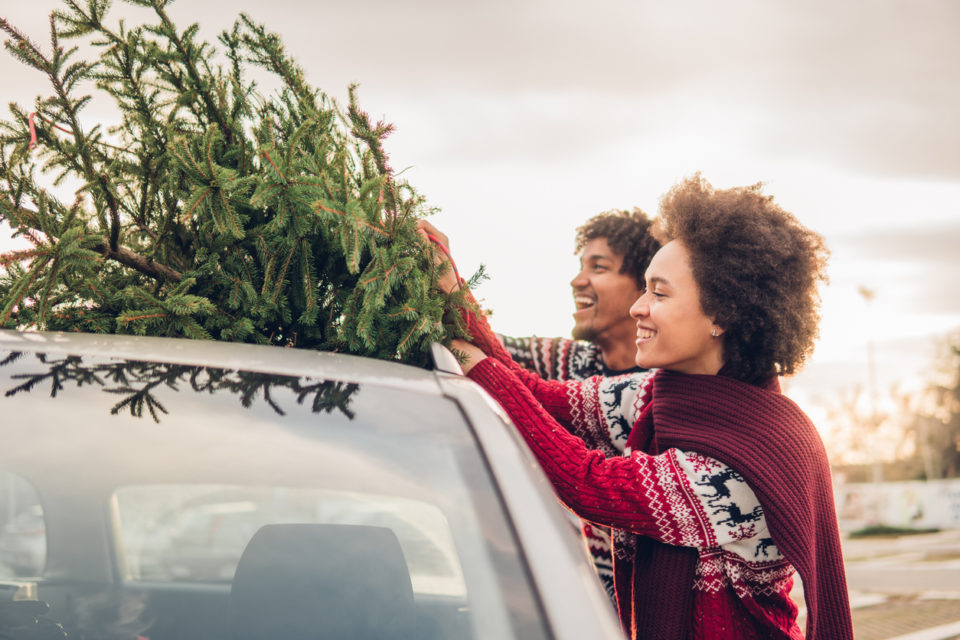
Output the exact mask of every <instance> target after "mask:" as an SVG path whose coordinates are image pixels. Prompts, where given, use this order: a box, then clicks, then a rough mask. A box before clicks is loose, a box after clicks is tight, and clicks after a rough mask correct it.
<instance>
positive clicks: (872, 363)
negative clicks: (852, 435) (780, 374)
mask: <svg viewBox="0 0 960 640" xmlns="http://www.w3.org/2000/svg"><path fill="white" fill-rule="evenodd" d="M857 292H858V293H859V294H860V297H861V298H863V299H864V301H865V302H866V303H867V318H868V319H870V321H871V329H870V330H869V331H867V392H868V394H869V396H870V398H869V399H870V417H869V420H870V431H871V432H872V435H876V431H877V429H878V428H879V427H880V424H879V420H878V417H877V416H878V414H877V365H876V359H875V357H874V353H873V330H872V320H873V316H872V313H871V303H872V302H873V299H874V298H875V297H876V296H877V292H876V291H875V290H873V289H870V288H869V287H866V286H864V285H860V286H859V287H857ZM873 481H874V482H883V460H880V459H879V454H878V458H877V459H876V460H874V461H873Z"/></svg>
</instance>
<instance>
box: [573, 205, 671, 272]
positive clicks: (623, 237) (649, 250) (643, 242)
mask: <svg viewBox="0 0 960 640" xmlns="http://www.w3.org/2000/svg"><path fill="white" fill-rule="evenodd" d="M652 224H653V221H652V220H651V219H650V218H649V217H648V216H647V214H645V213H644V212H643V211H641V210H640V209H638V208H634V210H633V211H627V210H613V211H605V212H603V213H600V214H597V215H595V216H593V217H592V218H590V219H589V220H587V221H586V222H585V223H583V224H582V225H581V226H580V227H578V228H577V239H576V247H575V248H574V251H573V252H574V253H575V254H576V253H580V251H581V250H583V247H584V246H585V245H586V244H587V243H588V242H590V241H591V240H596V239H597V238H603V239H605V240H606V241H607V246H609V247H610V250H611V251H613V252H614V253H615V254H617V255H618V256H623V264H622V265H621V266H620V273H626V274H628V275H630V276H633V279H634V280H636V282H637V286H638V287H640V288H641V289H642V288H643V277H644V273H645V272H646V271H647V266H648V265H649V264H650V260H651V259H653V254H655V253H656V252H657V251H659V249H660V242H659V241H658V240H657V239H656V238H654V237H653V236H652V235H650V231H651V226H652Z"/></svg>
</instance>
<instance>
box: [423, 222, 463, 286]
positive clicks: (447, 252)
mask: <svg viewBox="0 0 960 640" xmlns="http://www.w3.org/2000/svg"><path fill="white" fill-rule="evenodd" d="M427 237H428V238H429V239H430V241H431V242H433V243H434V244H435V245H437V246H438V247H440V250H441V251H443V253H444V255H446V256H447V259H449V260H450V266H451V267H453V275H454V276H456V278H457V284H459V285H461V286H463V283H464V282H466V281H465V280H464V279H463V278H461V277H460V272H459V271H457V263H456V262H454V261H453V256H452V255H450V250H449V249H447V248H446V247H445V246H444V244H443V243H442V242H440V239H439V238H437V236H435V235H433V234H432V233H428V234H427Z"/></svg>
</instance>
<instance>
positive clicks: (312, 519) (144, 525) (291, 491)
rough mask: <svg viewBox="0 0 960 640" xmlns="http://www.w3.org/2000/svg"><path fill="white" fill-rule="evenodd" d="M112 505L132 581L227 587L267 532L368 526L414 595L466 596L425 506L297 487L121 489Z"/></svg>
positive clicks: (438, 516) (446, 529)
mask: <svg viewBox="0 0 960 640" xmlns="http://www.w3.org/2000/svg"><path fill="white" fill-rule="evenodd" d="M116 504H117V509H118V514H119V518H120V527H121V540H122V547H121V548H122V550H123V560H124V564H125V567H126V572H127V577H128V579H130V580H135V581H143V582H148V581H161V582H173V581H181V580H182V581H195V582H211V581H213V582H216V581H226V582H229V581H230V580H232V579H233V576H234V573H235V571H236V568H237V563H238V562H239V561H240V556H241V555H242V554H243V551H244V549H245V548H246V546H247V544H248V543H249V542H250V539H251V538H252V537H253V535H254V534H255V533H256V532H257V531H258V530H259V529H260V528H261V527H263V526H265V525H267V524H283V523H317V524H347V525H371V526H379V527H385V528H387V529H390V530H391V531H393V532H394V533H395V534H396V536H397V539H398V541H399V543H400V547H401V549H402V550H403V555H404V558H405V561H406V564H407V568H408V571H409V573H410V579H411V582H412V586H413V591H414V593H416V594H427V595H435V596H453V597H465V596H466V595H467V592H466V584H465V583H464V580H463V570H462V568H461V566H460V561H459V559H458V557H457V550H456V547H455V545H454V542H453V534H452V532H451V530H450V525H449V523H448V522H447V519H446V517H444V515H443V512H442V511H441V510H440V509H439V508H438V507H437V506H436V505H432V504H429V503H427V502H424V501H420V500H411V499H408V498H399V497H396V496H389V495H378V494H369V493H358V492H353V491H325V490H322V489H302V488H296V487H265V486H259V487H250V486H242V485H159V486H157V485H154V486H138V487H123V488H121V489H119V490H118V491H117V492H116Z"/></svg>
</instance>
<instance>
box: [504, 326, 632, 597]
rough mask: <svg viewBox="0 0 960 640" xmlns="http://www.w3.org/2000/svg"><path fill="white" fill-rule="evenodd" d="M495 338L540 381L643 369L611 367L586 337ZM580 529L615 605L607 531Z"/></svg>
mask: <svg viewBox="0 0 960 640" xmlns="http://www.w3.org/2000/svg"><path fill="white" fill-rule="evenodd" d="M497 337H498V338H500V341H501V342H502V343H503V346H504V348H505V349H506V350H507V353H509V354H510V357H511V358H513V361H514V362H516V363H517V364H519V365H520V366H521V367H523V368H524V369H527V370H528V371H532V372H534V373H536V374H537V375H538V376H540V377H541V378H543V379H544V380H586V379H587V378H590V377H592V376H607V377H610V376H618V375H624V374H629V373H643V372H644V371H646V369H642V368H640V367H634V368H632V369H627V370H622V371H618V370H614V369H611V368H610V367H608V366H607V365H606V363H605V362H604V360H603V353H602V352H601V351H600V348H599V347H598V346H597V345H596V344H594V343H593V342H588V341H586V340H571V339H570V338H541V337H539V336H532V337H523V338H515V337H511V336H503V335H498V336H497ZM621 444H622V443H621ZM597 445H598V446H597V447H596V448H598V449H601V450H602V451H604V453H605V454H606V455H607V456H614V455H623V447H622V446H616V445H613V444H608V443H597ZM580 531H581V533H582V534H583V541H584V544H585V545H586V548H587V551H588V552H589V553H590V558H591V559H592V560H593V568H594V569H595V570H596V572H597V576H598V577H599V578H600V584H602V585H603V588H604V590H605V591H606V592H607V595H608V596H609V597H610V599H611V600H612V601H613V602H614V604H616V595H615V591H614V584H613V547H612V544H611V542H610V530H609V529H608V528H607V527H604V526H602V525H598V524H596V523H591V522H589V521H587V520H582V521H581V524H580Z"/></svg>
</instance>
